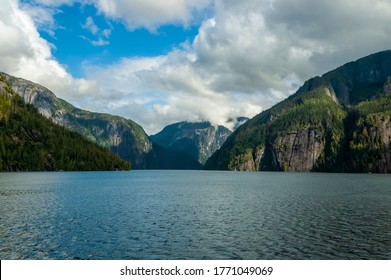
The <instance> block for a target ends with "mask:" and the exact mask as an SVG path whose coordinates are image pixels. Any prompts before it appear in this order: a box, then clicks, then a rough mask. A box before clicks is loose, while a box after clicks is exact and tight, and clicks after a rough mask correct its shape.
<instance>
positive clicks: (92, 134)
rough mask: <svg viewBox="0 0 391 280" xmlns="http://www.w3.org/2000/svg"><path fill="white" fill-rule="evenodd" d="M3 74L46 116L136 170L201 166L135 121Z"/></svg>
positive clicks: (197, 167)
mask: <svg viewBox="0 0 391 280" xmlns="http://www.w3.org/2000/svg"><path fill="white" fill-rule="evenodd" d="M2 75H3V76H5V77H6V79H7V80H8V82H9V83H10V84H11V85H12V88H13V90H14V91H15V92H16V93H17V94H19V95H20V96H21V97H22V98H23V99H24V101H25V102H26V103H28V104H32V105H34V106H35V107H36V108H37V109H38V111H39V112H40V113H41V114H42V115H43V116H45V117H47V118H49V119H51V120H52V121H53V122H54V123H56V124H58V125H61V126H64V127H66V128H67V129H70V130H72V131H75V132H77V133H79V134H81V135H83V136H84V137H86V138H87V139H89V140H91V141H93V142H95V143H97V144H98V145H100V146H102V147H104V148H107V149H109V150H111V151H112V152H114V153H116V154H118V155H119V156H120V157H121V158H122V159H124V160H127V161H130V162H131V164H132V168H134V169H148V168H154V169H161V168H168V169H172V168H174V169H182V168H184V169H199V168H201V167H200V166H199V165H198V164H197V162H196V161H194V160H192V159H191V158H190V157H189V156H187V155H186V154H183V153H178V152H171V151H166V150H165V149H164V148H161V147H158V146H156V145H154V144H153V143H152V142H151V141H150V140H149V138H148V136H147V134H146V133H145V132H144V130H143V128H142V127H141V126H140V125H138V124H137V123H135V122H133V121H132V120H129V119H125V118H122V117H118V116H112V115H108V114H100V113H93V112H88V111H85V110H81V109H78V108H76V107H74V106H73V105H71V104H70V103H68V102H66V101H64V100H62V99H59V98H57V97H56V96H55V95H54V93H53V92H51V91H50V90H48V89H47V88H45V87H43V86H41V85H38V84H35V83H32V82H30V81H27V80H24V79H21V78H16V77H13V76H10V75H8V74H5V73H2ZM163 157H166V158H163Z"/></svg>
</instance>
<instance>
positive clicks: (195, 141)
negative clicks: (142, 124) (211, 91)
mask: <svg viewBox="0 0 391 280" xmlns="http://www.w3.org/2000/svg"><path fill="white" fill-rule="evenodd" d="M247 120H248V119H247V118H245V117H240V118H238V119H235V120H234V119H232V120H230V121H231V122H232V124H233V127H234V129H236V128H238V127H239V126H240V125H241V124H243V123H245V122H246V121H247ZM231 133H232V131H231V130H230V129H228V128H226V127H224V126H221V125H212V124H211V123H210V122H180V123H175V124H171V125H169V126H166V127H165V128H164V129H163V130H162V131H161V132H159V133H157V134H156V135H152V136H150V138H151V140H152V141H153V142H155V143H157V144H159V145H160V146H162V147H165V148H168V149H172V150H176V151H183V152H185V153H187V154H188V155H190V156H191V157H192V158H193V159H195V160H197V161H198V162H199V163H200V164H205V162H206V161H207V160H208V158H209V157H210V156H211V155H212V154H213V153H214V152H215V151H217V150H218V149H219V148H220V147H221V145H223V143H224V142H225V140H227V138H228V136H229V135H231Z"/></svg>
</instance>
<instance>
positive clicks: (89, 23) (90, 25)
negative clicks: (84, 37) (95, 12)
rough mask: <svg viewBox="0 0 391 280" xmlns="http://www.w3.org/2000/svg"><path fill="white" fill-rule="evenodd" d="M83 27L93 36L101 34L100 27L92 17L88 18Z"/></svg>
mask: <svg viewBox="0 0 391 280" xmlns="http://www.w3.org/2000/svg"><path fill="white" fill-rule="evenodd" d="M82 27H83V28H84V29H87V30H88V31H90V32H91V33H92V35H96V34H97V33H98V32H99V27H98V26H97V25H96V24H95V22H94V20H93V19H92V17H87V19H86V22H85V23H84V24H83V25H82Z"/></svg>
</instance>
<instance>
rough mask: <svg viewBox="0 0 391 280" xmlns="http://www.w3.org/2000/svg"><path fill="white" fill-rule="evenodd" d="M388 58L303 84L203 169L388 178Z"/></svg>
mask: <svg viewBox="0 0 391 280" xmlns="http://www.w3.org/2000/svg"><path fill="white" fill-rule="evenodd" d="M390 143H391V51H384V52H380V53H376V54H373V55H370V56H367V57H365V58H362V59H359V60H357V61H355V62H350V63H347V64H345V65H344V66H341V67H339V68H338V69H335V70H333V71H330V72H328V73H326V74H324V75H323V76H321V77H315V78H312V79H310V80H308V81H307V82H305V83H304V85H303V86H302V87H301V88H300V89H299V90H298V91H297V92H296V93H295V94H293V95H291V96H290V97H288V98H287V99H286V100H284V101H282V102H280V103H279V104H277V105H275V106H274V107H272V108H270V109H269V110H266V111H264V112H262V113H260V114H259V115H257V116H255V117H254V118H253V119H251V120H249V121H248V122H246V123H245V124H244V125H242V126H241V127H240V128H239V129H238V130H236V131H235V132H234V133H233V134H232V135H231V136H230V137H229V138H228V139H227V141H226V142H225V143H224V144H223V146H222V147H221V148H220V149H219V150H218V151H217V152H216V153H214V154H213V155H212V156H211V158H210V159H209V160H208V161H207V162H206V164H205V168H206V169H223V170H246V171H256V170H269V171H327V172H378V173H389V172H391V144H390Z"/></svg>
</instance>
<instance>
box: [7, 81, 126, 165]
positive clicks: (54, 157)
mask: <svg viewBox="0 0 391 280" xmlns="http://www.w3.org/2000/svg"><path fill="white" fill-rule="evenodd" d="M128 169H130V165H129V163H128V162H126V161H123V160H121V159H120V158H119V157H118V156H117V155H114V154H112V153H111V152H109V151H108V150H106V149H104V148H101V147H99V146H98V145H96V144H94V143H92V142H91V141H88V140H87V139H85V138H84V137H82V136H80V135H79V134H77V133H75V132H70V131H68V130H66V129H64V128H63V127H61V126H58V125H56V124H54V123H53V122H52V121H50V120H49V119H47V118H45V117H43V116H42V115H40V114H39V113H38V111H37V109H36V108H35V107H33V106H32V105H28V104H26V103H25V102H24V101H23V100H22V99H21V98H20V97H19V96H18V95H17V94H16V93H15V92H14V91H13V90H12V89H11V87H10V85H9V84H8V82H7V81H6V79H5V77H4V76H0V171H44V170H46V171H49V170H50V171H54V170H128Z"/></svg>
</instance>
